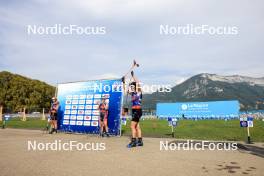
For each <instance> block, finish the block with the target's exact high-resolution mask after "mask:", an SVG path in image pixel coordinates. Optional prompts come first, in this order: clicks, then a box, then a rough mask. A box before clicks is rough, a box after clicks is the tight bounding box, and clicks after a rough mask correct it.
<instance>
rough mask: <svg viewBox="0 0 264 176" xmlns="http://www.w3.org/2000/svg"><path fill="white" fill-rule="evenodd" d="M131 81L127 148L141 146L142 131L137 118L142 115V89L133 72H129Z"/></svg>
mask: <svg viewBox="0 0 264 176" xmlns="http://www.w3.org/2000/svg"><path fill="white" fill-rule="evenodd" d="M131 76H132V78H133V82H132V83H130V91H129V93H130V95H131V101H132V119H131V126H130V127H131V132H132V138H131V142H130V143H129V144H128V146H127V147H128V148H131V147H136V146H143V140H142V133H141V129H140V125H139V120H140V118H141V116H142V107H141V100H142V91H141V88H140V85H139V81H138V79H137V78H136V77H135V76H134V72H133V71H132V72H131Z"/></svg>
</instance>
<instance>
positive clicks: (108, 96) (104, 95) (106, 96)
mask: <svg viewBox="0 0 264 176" xmlns="http://www.w3.org/2000/svg"><path fill="white" fill-rule="evenodd" d="M102 97H103V98H110V94H103V95H102Z"/></svg>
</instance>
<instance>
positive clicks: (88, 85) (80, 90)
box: [57, 79, 123, 135]
mask: <svg viewBox="0 0 264 176" xmlns="http://www.w3.org/2000/svg"><path fill="white" fill-rule="evenodd" d="M122 97H123V88H122V81H121V79H116V80H95V81H86V82H74V83H65V84H58V89H57V98H58V100H59V102H60V107H59V111H58V118H59V119H58V127H59V129H60V130H63V131H69V132H79V133H91V134H98V133H99V128H100V127H99V120H100V117H99V115H100V113H99V109H98V107H99V104H100V102H101V101H102V98H104V99H106V102H107V103H108V106H109V107H108V117H107V121H108V127H109V133H110V134H111V135H120V130H121V128H120V126H121V122H120V115H121V109H122Z"/></svg>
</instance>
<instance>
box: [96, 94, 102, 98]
mask: <svg viewBox="0 0 264 176" xmlns="http://www.w3.org/2000/svg"><path fill="white" fill-rule="evenodd" d="M101 97H102V94H94V98H101Z"/></svg>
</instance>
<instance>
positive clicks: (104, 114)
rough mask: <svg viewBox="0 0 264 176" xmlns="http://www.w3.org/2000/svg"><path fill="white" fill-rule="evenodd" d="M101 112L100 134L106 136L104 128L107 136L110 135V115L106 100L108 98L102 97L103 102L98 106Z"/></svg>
mask: <svg viewBox="0 0 264 176" xmlns="http://www.w3.org/2000/svg"><path fill="white" fill-rule="evenodd" d="M98 109H99V112H100V122H99V124H100V136H102V137H104V130H105V134H106V136H107V137H109V133H108V125H107V117H108V104H107V102H106V98H105V97H103V98H102V102H101V103H99V106H98Z"/></svg>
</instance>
